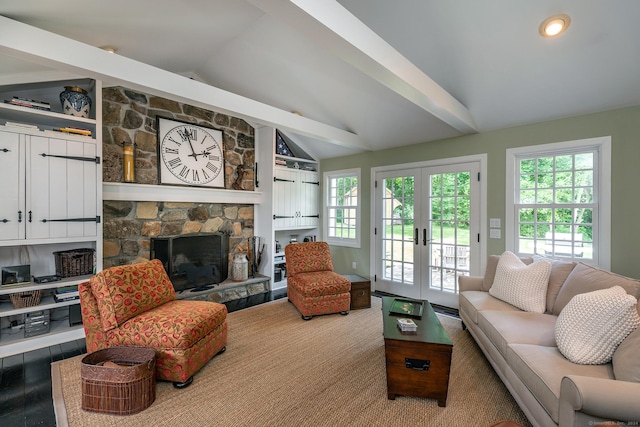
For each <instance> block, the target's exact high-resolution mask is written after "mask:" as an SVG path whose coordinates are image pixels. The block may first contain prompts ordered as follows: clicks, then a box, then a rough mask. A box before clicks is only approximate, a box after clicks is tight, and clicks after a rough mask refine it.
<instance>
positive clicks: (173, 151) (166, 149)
mask: <svg viewBox="0 0 640 427" xmlns="http://www.w3.org/2000/svg"><path fill="white" fill-rule="evenodd" d="M164 152H165V153H167V154H175V155H176V156H177V155H178V149H177V148H169V147H164Z"/></svg>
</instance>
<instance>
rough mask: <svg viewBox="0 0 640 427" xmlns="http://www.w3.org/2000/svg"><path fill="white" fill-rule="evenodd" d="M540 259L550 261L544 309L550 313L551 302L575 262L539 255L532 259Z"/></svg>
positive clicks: (551, 308)
mask: <svg viewBox="0 0 640 427" xmlns="http://www.w3.org/2000/svg"><path fill="white" fill-rule="evenodd" d="M541 259H546V260H547V261H549V262H550V263H551V275H550V276H549V287H547V305H546V310H545V313H549V314H550V313H551V312H552V311H553V304H554V303H555V302H556V297H557V296H558V293H560V289H561V288H562V285H563V284H564V282H565V281H566V280H567V277H569V274H571V272H572V271H573V269H574V267H575V266H576V264H577V263H575V262H572V261H564V260H560V259H553V258H547V257H542V256H540V255H534V256H533V260H534V261H539V260H541Z"/></svg>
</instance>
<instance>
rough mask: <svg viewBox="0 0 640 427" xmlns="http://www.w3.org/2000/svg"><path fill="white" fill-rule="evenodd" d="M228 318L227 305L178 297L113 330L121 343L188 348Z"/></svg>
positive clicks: (158, 348) (165, 347) (151, 346)
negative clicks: (179, 298) (178, 298)
mask: <svg viewBox="0 0 640 427" xmlns="http://www.w3.org/2000/svg"><path fill="white" fill-rule="evenodd" d="M226 318H227V307H226V306H225V305H224V304H219V303H216V302H209V301H185V300H175V301H170V302H168V303H166V304H163V305H161V306H159V307H156V308H153V309H151V310H148V311H145V312H144V313H141V314H139V315H138V316H136V317H133V318H131V319H129V320H127V321H126V322H124V323H123V324H122V326H120V327H119V328H117V329H115V330H114V331H112V332H111V333H112V334H113V336H112V339H114V338H115V340H116V341H117V342H118V344H119V345H126V346H134V347H149V348H154V349H157V350H162V349H180V350H184V349H188V348H190V347H191V346H193V345H194V344H195V343H197V342H198V341H200V340H201V339H202V338H203V337H205V336H206V335H207V334H209V333H210V332H211V331H213V330H214V329H216V328H217V327H219V326H221V325H222V324H224V322H225V320H226Z"/></svg>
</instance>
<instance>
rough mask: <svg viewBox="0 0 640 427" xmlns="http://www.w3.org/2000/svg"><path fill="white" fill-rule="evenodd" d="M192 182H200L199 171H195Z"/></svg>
mask: <svg viewBox="0 0 640 427" xmlns="http://www.w3.org/2000/svg"><path fill="white" fill-rule="evenodd" d="M192 181H194V182H196V181H200V175H198V171H197V170H195V169H194V170H193V178H192Z"/></svg>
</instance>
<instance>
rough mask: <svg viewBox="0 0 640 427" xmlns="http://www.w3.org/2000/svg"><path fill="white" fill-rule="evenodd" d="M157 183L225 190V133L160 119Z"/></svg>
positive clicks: (158, 125) (158, 121)
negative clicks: (223, 145)
mask: <svg viewBox="0 0 640 427" xmlns="http://www.w3.org/2000/svg"><path fill="white" fill-rule="evenodd" d="M157 127H158V182H159V183H160V184H182V185H192V186H202V187H222V188H224V156H223V152H222V131H220V130H217V129H213V128H210V127H206V126H200V125H196V124H193V123H187V122H181V121H178V120H173V119H167V118H164V117H159V116H158V117H157Z"/></svg>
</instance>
